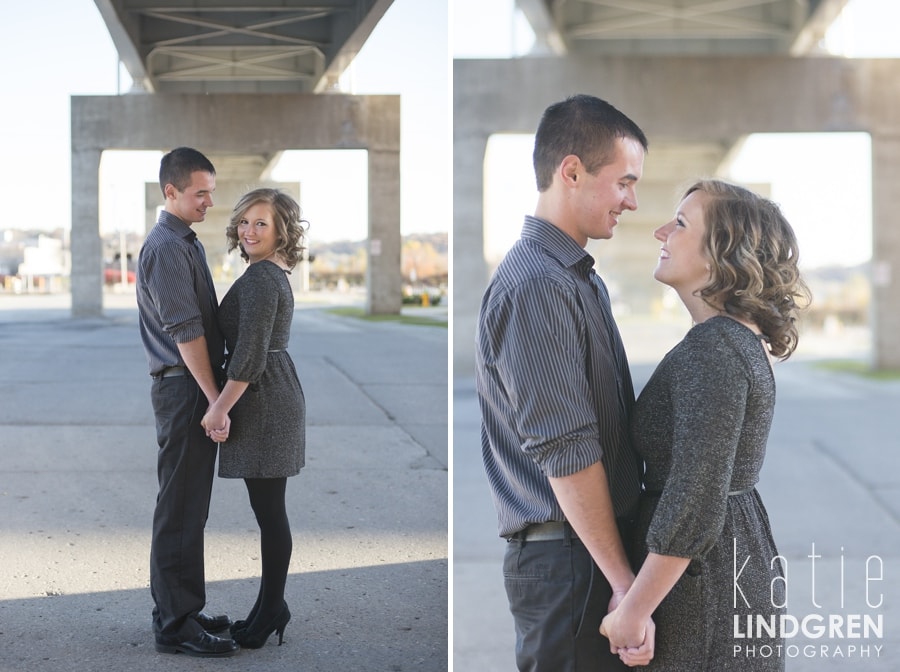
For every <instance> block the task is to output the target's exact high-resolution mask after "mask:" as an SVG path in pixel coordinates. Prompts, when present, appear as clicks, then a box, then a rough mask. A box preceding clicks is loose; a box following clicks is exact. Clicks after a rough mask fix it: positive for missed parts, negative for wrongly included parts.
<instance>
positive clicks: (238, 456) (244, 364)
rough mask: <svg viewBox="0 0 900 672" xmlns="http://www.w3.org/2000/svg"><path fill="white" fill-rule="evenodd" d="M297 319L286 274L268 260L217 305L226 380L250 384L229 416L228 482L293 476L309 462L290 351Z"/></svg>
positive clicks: (223, 467)
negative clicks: (236, 479) (225, 358)
mask: <svg viewBox="0 0 900 672" xmlns="http://www.w3.org/2000/svg"><path fill="white" fill-rule="evenodd" d="M293 314H294V294H293V291H292V290H291V286H290V284H289V283H288V280H287V275H286V272H285V271H284V270H282V269H281V267H279V266H278V265H276V264H274V263H272V262H270V261H258V262H256V263H253V264H250V265H249V266H248V267H247V270H246V271H244V274H243V275H242V276H241V277H240V278H238V279H237V280H236V281H235V283H234V285H232V287H231V289H230V290H228V293H227V294H226V295H225V298H224V299H222V304H221V305H220V306H219V327H220V328H221V329H222V334H223V335H224V336H225V345H226V348H227V350H228V356H227V362H228V363H227V369H226V372H227V375H228V378H230V379H232V380H240V381H245V382H249V383H250V386H249V387H248V388H247V390H246V391H245V392H244V394H243V395H241V398H240V399H239V400H238V402H237V403H236V404H235V405H234V407H233V408H232V409H231V412H230V413H229V414H228V415H229V417H230V418H231V431H230V433H229V436H228V440H227V441H226V442H225V443H223V444H221V446H220V448H219V476H221V477H223V478H281V477H286V476H294V475H296V474H297V473H298V472H299V471H300V468H301V467H302V466H303V465H304V458H305V451H306V402H305V400H304V397H303V389H302V388H301V387H300V380H299V378H298V377H297V371H296V369H295V368H294V362H293V361H292V360H291V356H290V355H289V354H288V352H287V347H288V340H289V338H290V332H291V319H292V317H293Z"/></svg>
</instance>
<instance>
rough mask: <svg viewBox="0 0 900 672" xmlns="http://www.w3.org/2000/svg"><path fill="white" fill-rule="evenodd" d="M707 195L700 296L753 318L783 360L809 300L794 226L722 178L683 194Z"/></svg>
mask: <svg viewBox="0 0 900 672" xmlns="http://www.w3.org/2000/svg"><path fill="white" fill-rule="evenodd" d="M695 191H700V192H703V193H705V194H706V195H707V196H708V198H707V200H706V203H705V204H704V208H703V211H704V212H703V214H704V219H705V221H706V233H705V239H704V247H705V250H706V252H707V254H708V255H709V259H710V278H711V279H710V282H709V284H707V285H706V287H704V288H703V289H701V290H700V292H699V295H700V297H701V298H703V300H704V301H706V302H707V303H708V304H710V305H712V306H714V307H716V308H718V309H722V310H724V311H725V312H726V313H727V314H728V315H732V316H734V317H738V318H744V319H747V320H750V321H752V322H754V323H755V324H756V325H757V326H758V327H759V329H760V331H762V333H763V335H764V336H766V338H767V340H768V342H769V350H770V352H771V353H772V355H773V356H775V357H777V358H779V359H787V358H788V357H790V356H791V354H792V353H793V352H794V350H795V349H796V347H797V338H798V333H797V316H798V313H799V311H800V310H802V309H803V308H805V307H806V306H808V305H809V302H810V299H811V295H810V292H809V288H808V287H807V286H806V283H805V282H804V281H803V278H802V277H801V276H800V269H799V268H798V266H797V262H798V260H799V248H798V245H797V237H796V236H795V235H794V230H793V229H792V228H791V225H790V224H789V223H788V221H787V220H786V219H785V218H784V215H783V214H782V213H781V210H780V209H779V208H778V206H777V205H776V204H775V203H773V202H772V201H770V200H768V199H766V198H763V197H761V196H759V195H757V194H755V193H753V192H752V191H750V190H749V189H744V188H743V187H739V186H737V185H734V184H729V183H727V182H723V181H721V180H700V181H698V182H697V183H695V184H694V185H692V186H691V187H689V188H688V190H687V191H686V192H685V194H684V196H685V198H686V197H687V196H688V195H690V194H692V193H694V192H695Z"/></svg>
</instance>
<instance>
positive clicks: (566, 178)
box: [559, 154, 584, 187]
mask: <svg viewBox="0 0 900 672" xmlns="http://www.w3.org/2000/svg"><path fill="white" fill-rule="evenodd" d="M583 171H584V165H583V164H582V163H581V159H579V158H578V157H577V156H575V155H574V154H569V155H568V156H566V157H565V158H563V160H562V161H561V162H560V164H559V176H560V178H561V179H562V182H563V184H564V185H566V186H567V187H574V186H576V184H577V183H578V180H580V179H581V174H582V172H583Z"/></svg>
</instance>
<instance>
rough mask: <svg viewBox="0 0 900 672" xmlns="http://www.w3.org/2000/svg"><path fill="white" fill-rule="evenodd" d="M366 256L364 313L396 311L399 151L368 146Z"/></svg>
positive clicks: (398, 291)
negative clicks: (367, 231) (367, 230)
mask: <svg viewBox="0 0 900 672" xmlns="http://www.w3.org/2000/svg"><path fill="white" fill-rule="evenodd" d="M368 167H369V246H368V252H369V260H368V264H367V265H366V285H367V287H368V294H367V298H366V313H367V314H368V315H396V314H399V313H400V308H401V305H402V303H403V300H402V296H401V289H400V288H401V275H400V248H401V237H400V152H399V148H398V149H397V150H396V151H392V150H378V149H370V150H369V152H368Z"/></svg>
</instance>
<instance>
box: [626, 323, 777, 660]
mask: <svg viewBox="0 0 900 672" xmlns="http://www.w3.org/2000/svg"><path fill="white" fill-rule="evenodd" d="M759 338H760V337H759V336H757V335H756V334H755V333H753V332H752V331H751V330H750V329H748V328H747V327H745V326H743V325H742V324H740V323H739V322H736V321H735V320H732V319H731V318H728V317H714V318H712V319H710V320H707V321H706V322H703V323H702V324H698V325H696V326H695V327H694V328H693V329H691V330H690V331H689V332H688V334H687V336H685V338H684V340H683V341H682V342H681V343H679V344H678V345H677V346H675V348H673V349H672V350H671V352H669V353H668V354H667V355H666V357H665V358H664V359H663V361H662V362H661V363H660V365H659V366H658V367H657V369H656V371H655V372H654V373H653V376H652V377H651V378H650V380H649V381H648V382H647V384H646V386H645V387H644V389H643V391H642V392H641V394H640V397H639V398H638V400H637V402H636V404H635V407H634V412H633V415H632V424H631V431H632V439H633V441H634V446H635V449H636V450H637V451H638V453H639V454H640V456H641V457H642V458H643V459H644V461H645V462H646V474H645V477H644V483H645V488H646V493H645V494H644V496H642V497H641V507H640V513H639V516H638V524H637V530H636V536H635V538H636V539H637V540H638V542H637V549H636V556H637V560H638V563H639V564H640V563H642V562H643V560H644V558H645V557H646V555H647V553H648V552H653V553H657V554H660V555H670V556H678V557H682V558H691V563H690V565H689V566H688V568H687V571H686V572H685V573H684V574H683V575H682V577H681V578H680V579H679V581H678V583H677V584H676V585H675V587H674V588H673V589H672V591H671V592H670V593H669V594H668V595H667V596H666V598H665V599H664V600H663V601H662V603H661V604H660V606H659V608H658V609H657V610H656V613H655V614H654V621H655V623H656V628H657V629H656V653H655V657H654V660H653V661H652V662H651V664H650V665H649V666H648V667H647V668H646V669H648V670H665V671H672V672H688V671H690V672H704V671H705V672H723V670H742V671H748V670H749V671H754V672H755V671H766V672H768V671H770V670H783V669H784V653H783V651H781V649H780V648H779V647H780V645H782V644H783V640H782V639H780V638H778V637H775V638H767V637H764V638H759V639H757V638H751V639H745V638H741V637H738V638H736V637H735V615H738V616H739V621H738V623H739V628H738V632H740V633H744V634H747V633H748V627H747V625H746V623H747V615H753V619H754V621H753V622H754V625H753V627H752V628H750V632H749V634H751V635H755V634H756V632H755V631H756V625H755V623H756V618H757V615H760V616H762V617H764V618H765V619H766V622H767V623H768V622H770V621H771V620H772V617H773V616H774V617H775V618H776V620H777V619H779V617H780V615H781V614H782V613H784V610H783V609H782V608H781V605H783V604H784V602H785V595H784V581H783V580H775V581H774V583H773V580H774V579H778V578H779V577H783V573H782V567H781V563H780V562H779V561H777V560H776V561H775V562H774V568H771V565H772V561H773V558H775V556H777V555H778V551H777V550H776V549H775V542H774V541H773V539H772V533H771V530H770V528H769V520H768V516H767V515H766V510H765V508H764V507H763V504H762V500H761V499H760V497H759V494H758V493H757V492H756V489H755V488H754V486H755V485H756V482H757V481H758V478H759V472H760V469H761V468H762V465H763V459H764V458H765V452H766V440H767V438H768V435H769V428H770V426H771V423H772V415H773V411H774V406H775V379H774V377H773V375H772V370H771V366H770V364H769V361H768V358H767V355H766V354H765V352H764V351H763V348H762V347H761V345H760V340H759ZM748 558H749V559H748ZM745 561H746V564H745ZM735 576H737V578H735ZM771 591H774V596H773V595H772V594H771ZM773 598H774V599H773ZM773 602H774V603H775V605H778V606H773ZM735 647H740V648H739V650H736V648H735ZM762 647H769V648H762ZM764 654H768V656H767V657H764Z"/></svg>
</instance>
